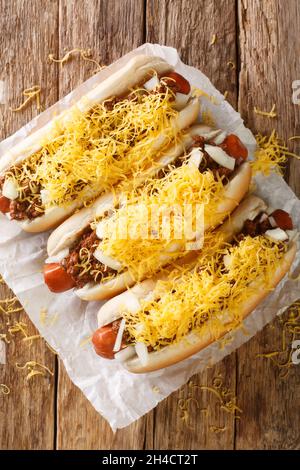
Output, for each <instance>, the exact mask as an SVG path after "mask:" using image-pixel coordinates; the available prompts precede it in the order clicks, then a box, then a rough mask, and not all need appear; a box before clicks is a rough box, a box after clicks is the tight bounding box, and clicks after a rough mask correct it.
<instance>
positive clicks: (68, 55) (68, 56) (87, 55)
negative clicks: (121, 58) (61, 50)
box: [48, 49, 105, 72]
mask: <svg viewBox="0 0 300 470" xmlns="http://www.w3.org/2000/svg"><path fill="white" fill-rule="evenodd" d="M77 52H79V54H80V57H81V58H82V59H83V60H85V61H88V62H92V63H93V64H95V65H96V66H97V69H96V71H97V72H99V71H100V70H102V69H103V68H104V67H105V66H101V65H100V64H99V62H97V61H96V60H94V59H91V58H90V55H91V50H90V49H72V50H71V51H68V52H67V53H66V54H65V55H64V57H63V58H62V59H55V58H54V55H53V54H49V56H48V58H49V60H50V62H56V63H58V64H60V65H61V66H63V65H64V64H65V63H66V62H68V61H69V60H70V59H71V57H72V55H74V54H76V53H77Z"/></svg>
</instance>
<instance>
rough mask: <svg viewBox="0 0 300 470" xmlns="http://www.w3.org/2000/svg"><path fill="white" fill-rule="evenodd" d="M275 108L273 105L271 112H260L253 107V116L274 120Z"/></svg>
mask: <svg viewBox="0 0 300 470" xmlns="http://www.w3.org/2000/svg"><path fill="white" fill-rule="evenodd" d="M275 107H276V105H275V104H273V106H272V109H271V111H269V112H268V111H261V110H260V109H258V108H256V107H255V106H254V112H255V114H258V115H260V116H266V117H269V118H275V117H277V113H276V111H275Z"/></svg>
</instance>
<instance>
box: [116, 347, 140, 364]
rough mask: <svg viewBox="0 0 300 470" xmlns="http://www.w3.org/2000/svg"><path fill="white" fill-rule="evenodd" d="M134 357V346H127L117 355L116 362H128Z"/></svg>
mask: <svg viewBox="0 0 300 470" xmlns="http://www.w3.org/2000/svg"><path fill="white" fill-rule="evenodd" d="M134 355H135V349H134V346H127V348H124V349H122V350H121V351H119V352H117V353H116V354H115V360H116V361H118V362H125V361H127V359H130V358H131V357H133V356H134Z"/></svg>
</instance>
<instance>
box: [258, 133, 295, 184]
mask: <svg viewBox="0 0 300 470" xmlns="http://www.w3.org/2000/svg"><path fill="white" fill-rule="evenodd" d="M256 142H257V145H258V148H257V150H256V151H255V153H254V157H255V159H254V161H253V162H251V166H252V170H253V173H258V172H261V173H263V174H264V175H266V176H268V175H269V174H270V173H271V171H275V172H277V173H279V174H281V173H282V170H281V167H282V165H283V164H284V163H285V162H286V160H287V158H288V157H293V158H296V159H299V158H300V157H299V156H298V155H296V154H294V153H292V152H289V151H288V148H287V146H286V145H285V144H284V143H283V142H282V140H281V139H280V138H279V137H278V135H277V133H276V131H275V130H273V132H272V134H271V135H270V136H269V137H268V136H263V135H261V134H257V135H256Z"/></svg>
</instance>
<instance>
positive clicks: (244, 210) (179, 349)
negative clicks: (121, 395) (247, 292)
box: [98, 195, 297, 373]
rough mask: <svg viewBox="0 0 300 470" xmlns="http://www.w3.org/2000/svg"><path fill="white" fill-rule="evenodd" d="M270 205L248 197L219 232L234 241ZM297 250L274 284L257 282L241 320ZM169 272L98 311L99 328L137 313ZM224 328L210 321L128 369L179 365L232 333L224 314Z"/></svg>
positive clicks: (291, 251)
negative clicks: (216, 327)
mask: <svg viewBox="0 0 300 470" xmlns="http://www.w3.org/2000/svg"><path fill="white" fill-rule="evenodd" d="M266 208H267V206H266V204H265V203H264V201H263V200H262V199H260V198H258V197H256V196H253V195H252V196H248V197H247V198H246V199H245V200H244V201H243V202H242V203H241V204H240V206H239V207H238V208H237V209H236V210H235V211H234V213H233V214H232V215H231V216H230V218H229V219H228V220H227V221H226V222H225V223H224V224H223V225H222V226H221V227H220V228H219V229H218V230H217V231H218V232H219V233H222V234H224V241H227V242H229V241H231V240H232V239H233V238H234V236H235V235H237V234H238V233H239V232H240V231H241V229H242V227H243V225H244V222H245V221H246V219H248V218H249V217H251V218H254V217H255V216H256V215H258V214H259V213H260V212H261V211H264V210H266ZM296 251H297V245H296V243H295V241H291V242H290V244H289V248H288V251H287V252H286V253H285V255H284V257H283V258H282V260H281V262H280V264H279V265H278V266H277V268H276V269H275V270H274V276H273V277H272V282H271V285H268V286H264V285H263V282H262V280H260V279H257V281H256V282H255V287H256V286H257V287H256V289H255V295H252V296H251V297H250V298H248V299H247V300H246V301H245V302H244V303H242V304H241V305H240V319H241V321H242V320H243V319H245V318H246V317H247V316H248V315H249V314H250V313H251V312H252V311H253V310H254V309H255V308H256V307H257V306H258V305H259V304H260V303H261V302H262V301H263V300H264V299H265V298H266V297H267V295H268V294H269V293H270V290H272V289H274V288H275V287H276V286H277V284H278V283H279V282H280V280H281V279H282V278H283V277H284V276H285V274H286V273H287V272H288V271H289V269H290V266H291V265H292V263H293V260H294V258H295V255H296ZM166 276H167V273H164V274H161V275H158V276H156V277H155V278H153V279H150V280H146V281H143V282H141V283H139V284H136V285H135V286H134V287H133V288H132V289H130V290H128V291H126V292H123V293H122V294H120V295H118V296H117V297H115V298H113V299H111V300H110V301H108V302H106V303H105V304H104V305H103V307H101V308H100V310H99V312H98V325H99V327H101V326H104V325H107V324H109V323H111V322H112V321H115V320H117V319H118V318H120V317H121V313H122V311H124V310H129V311H132V312H134V311H135V310H136V309H138V305H139V303H140V301H141V300H142V299H144V298H146V297H148V296H149V295H151V292H152V291H153V289H154V287H155V285H156V282H157V281H158V280H161V279H164V278H165V277H166ZM223 318H224V325H223V328H221V329H220V328H219V327H218V331H217V333H216V332H215V331H213V328H212V325H211V324H210V323H209V322H208V324H207V327H206V329H205V330H204V331H203V332H202V333H201V336H200V335H197V334H195V333H193V332H191V333H190V334H189V335H188V336H187V337H185V338H184V340H182V341H180V342H178V343H177V344H174V345H170V346H167V347H165V348H163V349H161V350H160V351H155V352H151V353H149V361H148V364H147V365H146V366H143V365H142V364H141V362H140V360H139V359H138V357H135V358H133V359H130V360H128V361H126V362H125V364H124V365H125V367H126V368H127V369H128V370H129V371H131V372H134V373H145V372H151V371H154V370H158V369H161V368H164V367H168V366H170V365H172V364H175V363H177V362H180V361H182V360H184V359H186V358H188V357H189V356H191V355H193V354H196V353H197V352H199V351H200V350H202V349H204V348H205V347H207V346H209V345H210V344H211V343H213V342H214V341H216V340H218V339H220V338H221V337H222V336H224V335H225V334H226V333H228V331H230V330H231V326H230V324H229V318H230V316H229V315H227V316H226V313H224V317H223Z"/></svg>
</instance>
